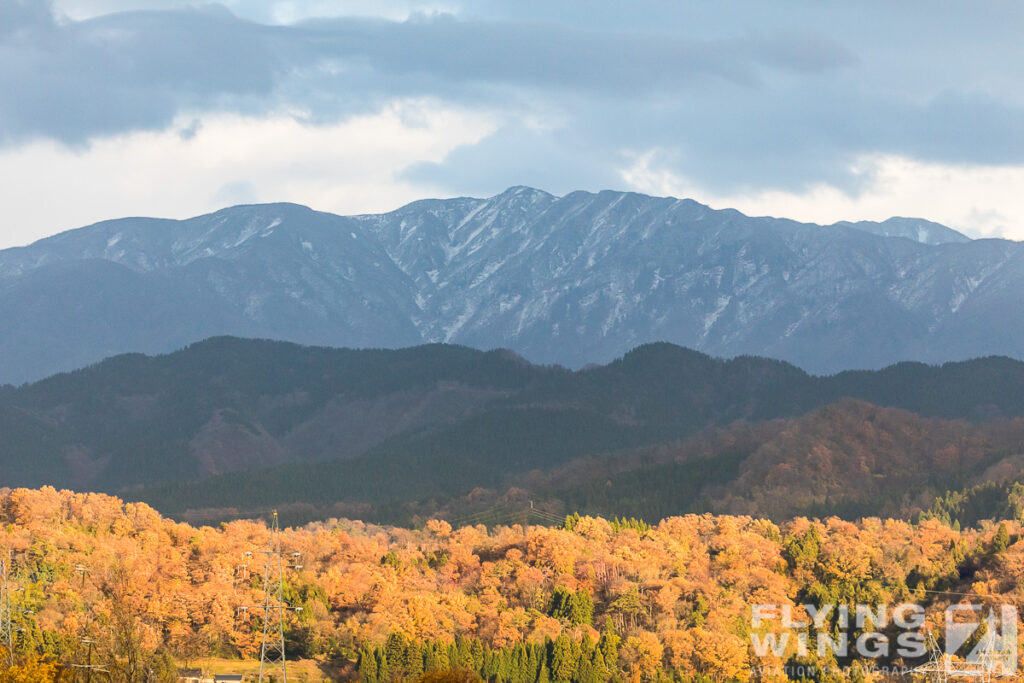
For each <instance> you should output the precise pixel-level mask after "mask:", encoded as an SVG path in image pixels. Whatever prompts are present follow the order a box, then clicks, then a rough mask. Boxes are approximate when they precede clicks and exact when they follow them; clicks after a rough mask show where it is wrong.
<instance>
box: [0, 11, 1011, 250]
mask: <svg viewBox="0 0 1024 683" xmlns="http://www.w3.org/2000/svg"><path fill="white" fill-rule="evenodd" d="M1021 35H1024V4H1022V3H1020V2H1018V1H1017V0H1013V1H1008V0H992V1H990V2H985V3H978V2H974V1H963V2H951V1H946V0H928V1H927V2H924V1H915V0H902V1H901V2H891V1H890V0H885V1H882V0H877V1H876V0H862V1H861V2H856V3H850V2H838V1H828V0H822V1H821V2H782V1H779V0H754V1H743V2H738V1H732V0H715V1H714V2H709V1H707V0H702V1H701V2H688V1H682V0H634V1H631V2H621V0H614V1H611V0H609V1H607V2H605V1H602V0H557V1H555V2H552V1H551V0H471V1H467V2H464V1H463V0H437V1H432V0H395V1H394V2H389V1H386V0H377V1H374V0H225V2H223V3H221V4H205V3H195V2H188V1H183V0H52V2H46V1H44V0H0V211H2V213H0V248H4V247H10V246H18V245H24V244H27V243H30V242H32V241H34V240H36V239H39V238H42V237H45V236H47V235H51V234H54V233H57V232H60V231H63V230H66V229H70V228H75V227H79V226H82V225H86V224H89V223H92V222H95V221H99V220H103V219H108V218H117V217H122V216H138V215H147V216H161V217H170V218H186V217H190V216H194V215H198V214H202V213H206V212H209V211H213V210H216V209H218V208H222V207H224V206H228V205H233V204H241V203H254V202H275V201H290V202H297V203H300V204H305V205H308V206H311V207H313V208H316V209H320V210H323V211H331V212H334V213H341V214H353V213H368V212H383V211H389V210H392V209H395V208H397V207H399V206H401V205H403V204H405V203H407V202H409V201H413V200H415V199H420V198H424V197H452V196H466V195H470V196H490V195H494V194H497V193H499V192H501V191H503V190H504V189H506V188H507V187H510V186H513V185H530V186H533V187H538V188H541V189H544V190H547V191H549V192H552V193H554V194H558V195H561V194H565V193H567V192H571V191H573V190H579V189H583V190H592V191H597V190H601V189H617V190H633V191H638V192H644V193H647V194H655V195H671V196H676V197H690V198H692V199H696V200H697V201H700V202H703V203H705V204H710V205H711V206H713V207H715V208H725V207H733V208H737V209H739V210H741V211H743V212H745V213H748V214H752V215H775V216H785V217H789V218H795V219H798V220H805V221H812V222H818V223H831V222H835V221H839V220H883V219H885V218H888V217H890V216H919V217H923V218H928V219H930V220H936V221H939V222H941V223H944V224H946V225H949V226H951V227H954V228H956V229H959V230H961V231H963V232H965V233H966V234H968V235H971V236H972V237H1005V238H1010V239H1017V240H1024V69H1022V68H1021V66H1022V65H1024V41H1021V40H1020V36H1021Z"/></svg>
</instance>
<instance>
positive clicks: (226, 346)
mask: <svg viewBox="0 0 1024 683" xmlns="http://www.w3.org/2000/svg"><path fill="white" fill-rule="evenodd" d="M848 397H852V398H857V399H860V400H863V401H867V402H870V403H872V404H876V405H879V406H891V407H896V408H902V409H905V410H908V411H912V412H914V413H916V414H919V415H921V416H925V417H941V418H960V419H967V420H971V421H986V420H991V419H994V418H999V417H1014V416H1022V415H1024V363H1021V362H1018V361H1014V360H1010V359H1006V358H998V357H996V358H986V359H980V360H974V361H967V362H962V363H951V364H947V365H943V366H939V367H931V366H926V365H922V364H916V363H905V364H899V365H895V366H892V367H890V368H887V369H884V370H880V371H872V372H847V373H842V374H839V375H835V376H830V377H815V376H811V375H808V374H807V373H805V372H803V371H802V370H800V369H798V368H796V367H794V366H792V365H789V364H786V363H783V362H779V361H774V360H768V359H763V358H755V357H740V358H736V359H732V360H719V359H714V358H711V357H709V356H707V355H704V354H702V353H698V352H695V351H691V350H688V349H684V348H681V347H677V346H673V345H671V344H663V343H661V344H650V345H645V346H641V347H638V348H637V349H635V350H633V351H631V352H630V353H628V354H626V355H625V356H624V357H623V358H621V359H618V360H616V361H614V362H612V363H610V364H608V365H605V366H598V367H591V368H589V369H585V370H580V371H569V370H566V369H564V368H559V367H545V366H535V365H531V364H529V363H527V362H526V361H524V360H523V359H521V358H520V357H518V356H516V355H515V354H512V353H510V352H507V351H490V352H481V351H476V350H473V349H469V348H465V347H459V346H449V345H428V346H420V347H413V348H409V349H403V350H349V349H328V348H317V347H304V346H298V345H295V344H289V343H283V342H269V341H258V340H244V339H237V338H226V337H224V338H215V339H211V340H208V341H205V342H201V343H197V344H193V345H191V346H189V347H187V348H186V349H184V350H182V351H179V352H176V353H172V354H168V355H163V356H157V357H147V356H143V355H126V356H119V357H115V358H112V359H109V360H107V361H104V362H102V363H99V364H97V365H94V366H91V367H88V368H85V369H82V370H78V371H75V372H71V373H66V374H61V375H57V376H54V377H51V378H49V379H46V380H43V381H40V382H37V383H34V384H29V385H24V386H22V387H20V388H13V387H6V388H4V389H3V390H2V391H0V428H2V431H3V434H4V439H3V440H2V441H0V475H2V477H3V481H4V483H5V484H7V485H28V486H38V485H43V484H53V485H57V486H71V487H75V488H79V489H88V490H105V491H131V490H135V489H136V488H137V487H139V486H147V487H152V486H154V485H161V484H167V483H170V482H191V481H197V480H204V479H207V478H210V477H216V476H219V475H225V474H228V473H231V472H239V471H243V472H247V471H253V470H261V469H264V468H268V467H279V468H284V470H283V471H290V470H289V469H288V468H289V467H297V466H301V467H305V465H301V463H325V464H323V465H318V468H320V469H317V470H315V471H321V470H325V471H329V470H331V469H332V468H335V469H336V468H340V467H342V464H341V463H342V462H344V463H346V464H344V467H345V468H346V469H347V470H350V471H352V472H356V471H358V472H362V473H363V475H364V476H362V477H358V478H352V479H351V481H348V483H346V484H345V486H344V487H343V489H344V490H342V489H339V490H337V491H336V493H337V495H338V500H342V499H348V500H353V501H366V500H378V501H379V500H382V499H389V500H397V499H403V498H423V497H427V496H450V495H454V494H461V493H463V492H465V491H468V490H470V489H472V488H475V487H479V486H483V487H499V486H501V485H503V484H504V483H506V482H508V481H511V480H513V479H514V478H515V477H518V476H521V475H523V474H524V473H526V472H530V471H534V470H537V471H541V472H545V471H549V470H553V469H555V468H558V467H560V466H562V465H565V464H566V463H567V462H570V461H573V460H576V459H579V458H586V457H591V456H595V455H598V454H601V453H607V452H613V451H614V452H626V451H630V450H632V449H636V448H640V447H645V446H651V445H655V444H663V443H670V442H676V441H679V440H681V439H685V438H687V437H690V436H692V435H694V434H696V433H698V432H700V431H701V430H704V429H707V428H712V427H722V426H726V425H730V424H732V423H733V422H735V421H747V422H758V421H763V420H770V419H775V418H784V417H796V416H800V415H803V414H805V413H807V412H808V411H811V410H814V409H817V408H820V407H822V406H826V405H829V404H832V403H835V402H836V401H838V400H840V399H843V398H848ZM293 463H294V464H293ZM411 463H412V464H415V466H411V465H410V464H411ZM449 470H450V476H445V478H444V480H443V482H441V483H443V486H439V485H438V473H439V472H448V471H449ZM279 471H280V470H279ZM428 474H429V475H430V476H426V475H428ZM321 479H322V478H321ZM232 481H240V480H232ZM254 481H255V480H254ZM239 487H240V488H239ZM243 488H244V486H243V484H241V483H239V484H238V486H237V487H234V488H233V492H234V494H236V495H239V491H241V490H242V489H243ZM259 488H260V491H262V492H263V493H261V495H264V494H272V493H273V492H268V491H267V489H266V488H265V486H264V485H263V483H260V485H259ZM190 490H191V491H193V492H198V491H199V489H196V488H195V487H190ZM278 493H279V494H280V495H284V493H283V492H278ZM289 495H290V494H289ZM288 500H295V499H294V498H292V499H288Z"/></svg>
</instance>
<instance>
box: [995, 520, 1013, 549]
mask: <svg viewBox="0 0 1024 683" xmlns="http://www.w3.org/2000/svg"><path fill="white" fill-rule="evenodd" d="M1009 546H1010V532H1009V531H1008V530H1007V529H1006V522H1000V523H999V529H998V530H997V531H996V536H995V538H994V539H993V540H992V551H993V552H995V553H1001V552H1003V551H1004V550H1006V549H1007V548H1008V547H1009Z"/></svg>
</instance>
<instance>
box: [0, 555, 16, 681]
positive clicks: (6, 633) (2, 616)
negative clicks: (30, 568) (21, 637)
mask: <svg viewBox="0 0 1024 683" xmlns="http://www.w3.org/2000/svg"><path fill="white" fill-rule="evenodd" d="M10 568H11V551H10V549H8V550H7V553H6V554H5V555H4V556H3V557H0V647H2V648H4V649H5V650H6V651H7V653H6V655H5V659H6V662H7V666H14V626H13V624H12V623H11V587H10V584H9V583H8V577H7V574H8V572H9V571H10Z"/></svg>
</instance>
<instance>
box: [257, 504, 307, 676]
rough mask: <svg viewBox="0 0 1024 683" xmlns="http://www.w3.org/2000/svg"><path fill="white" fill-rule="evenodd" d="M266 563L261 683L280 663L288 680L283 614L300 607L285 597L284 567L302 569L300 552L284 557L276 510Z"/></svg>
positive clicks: (271, 526) (281, 670)
mask: <svg viewBox="0 0 1024 683" xmlns="http://www.w3.org/2000/svg"><path fill="white" fill-rule="evenodd" d="M263 552H264V553H266V555H267V565H266V568H265V569H264V571H263V604H262V605H258V607H259V608H262V609H263V643H262V644H261V645H260V677H259V681H260V683H263V681H265V680H268V679H269V677H270V675H271V674H270V672H271V671H272V670H276V669H278V667H280V672H281V683H288V660H287V657H286V656H285V649H284V615H285V612H287V611H289V610H294V611H297V612H298V611H301V610H302V608H301V607H291V606H290V605H288V603H286V602H285V599H284V570H285V569H301V568H302V565H301V564H295V563H296V562H297V560H298V558H299V553H292V554H291V555H289V556H288V558H289V559H288V561H285V559H284V557H283V556H282V554H281V528H280V525H279V523H278V521H277V510H275V511H274V517H273V520H272V521H271V525H270V541H269V542H268V544H267V549H266V550H264V551H263Z"/></svg>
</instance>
